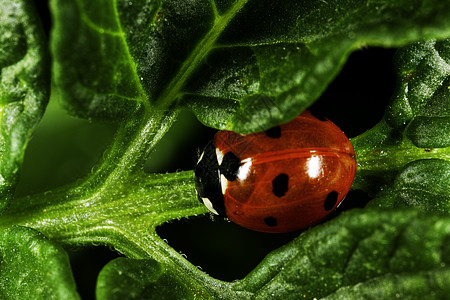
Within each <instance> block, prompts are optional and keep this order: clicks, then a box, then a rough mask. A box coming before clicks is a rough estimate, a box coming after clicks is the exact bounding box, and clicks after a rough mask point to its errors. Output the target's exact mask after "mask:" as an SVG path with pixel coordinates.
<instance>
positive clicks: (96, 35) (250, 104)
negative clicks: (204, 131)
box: [51, 0, 450, 132]
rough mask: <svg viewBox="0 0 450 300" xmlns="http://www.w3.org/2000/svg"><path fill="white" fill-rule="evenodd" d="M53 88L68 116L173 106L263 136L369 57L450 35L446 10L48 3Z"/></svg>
mask: <svg viewBox="0 0 450 300" xmlns="http://www.w3.org/2000/svg"><path fill="white" fill-rule="evenodd" d="M51 4H52V11H53V14H54V23H55V27H54V30H53V41H52V49H53V53H54V56H55V64H54V71H55V72H54V73H55V81H56V84H57V85H58V87H59V88H60V90H61V95H62V99H63V101H64V103H65V104H66V106H67V107H68V108H69V110H70V111H71V112H72V113H74V114H77V115H80V116H84V117H103V118H113V117H117V116H124V115H126V114H129V113H130V112H132V111H134V109H136V108H137V107H142V106H144V107H146V109H147V110H148V111H152V108H155V109H166V108H168V107H169V106H172V105H173V104H174V103H181V104H182V105H184V106H186V107H189V108H190V109H192V110H193V111H194V112H195V113H196V115H197V117H198V118H199V119H200V120H201V121H202V122H204V123H205V124H207V125H209V126H212V127H216V128H220V129H225V128H226V129H233V130H235V131H238V132H250V131H256V130H261V129H266V128H268V127H270V126H272V125H274V124H279V123H281V122H284V121H287V120H289V119H291V118H293V117H294V116H296V115H297V114H298V113H300V112H301V111H302V110H303V109H305V108H306V107H308V106H309V105H310V104H311V103H312V102H313V101H314V100H315V99H316V98H317V97H318V96H319V95H320V94H321V93H322V92H323V90H324V89H325V88H326V86H327V85H328V83H329V82H330V81H331V80H332V79H333V77H334V76H335V75H336V74H337V73H338V71H339V69H340V68H341V66H342V64H343V63H344V62H345V60H346V57H347V56H348V55H349V53H350V52H351V51H353V50H355V49H358V48H359V47H361V46H366V45H377V46H378V45H383V46H389V47H392V46H401V45H405V44H406V43H408V42H411V41H415V40H419V39H424V38H442V37H446V36H448V35H449V34H450V29H449V28H450V2H449V1H438V0H435V1H429V2H427V3H426V4H424V3H422V1H409V0H408V1H406V0H404V1H395V2H392V1H388V0H385V1H376V2H373V1H356V0H354V1H338V0H335V1H290V0H279V1H273V0H264V1H250V0H236V1H216V2H214V1H207V0H196V1H190V0H189V1H188V0H181V1H180V0H165V1H156V0H145V1H111V0H109V1H108V0H102V1H88V0H79V1H65V0H64V1H62V0H52V1H51Z"/></svg>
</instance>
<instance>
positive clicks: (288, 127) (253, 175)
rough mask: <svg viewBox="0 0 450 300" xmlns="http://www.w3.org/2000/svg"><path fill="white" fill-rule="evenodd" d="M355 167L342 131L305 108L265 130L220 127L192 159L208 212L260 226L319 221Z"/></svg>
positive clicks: (283, 227)
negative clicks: (250, 131) (244, 132)
mask: <svg viewBox="0 0 450 300" xmlns="http://www.w3.org/2000/svg"><path fill="white" fill-rule="evenodd" d="M355 172H356V160H355V152H354V150H353V147H352V145H351V143H350V141H349V140H348V139H347V137H346V136H345V135H344V133H343V132H342V131H341V130H340V129H339V128H338V127H337V126H336V125H334V124H333V123H332V122H331V121H328V120H325V121H322V120H319V119H317V118H315V117H314V116H312V115H311V113H309V112H307V111H306V112H304V113H302V114H301V115H300V116H298V117H297V118H295V119H294V120H292V121H291V122H289V123H286V124H283V125H280V126H277V127H274V128H272V129H269V130H267V131H264V132H258V133H254V134H248V135H241V134H237V133H234V132H232V131H220V132H218V133H217V134H216V135H215V137H214V141H213V142H212V143H210V144H208V146H207V147H206V148H205V151H204V152H203V154H202V155H201V157H200V159H199V161H198V163H197V165H196V167H195V175H196V189H197V194H198V198H199V200H200V201H201V202H202V203H204V204H205V205H206V207H208V209H209V210H210V211H211V212H212V213H214V214H218V215H222V216H226V217H228V218H229V219H230V220H231V221H233V222H234V223H236V224H239V225H241V226H243V227H246V228H249V229H252V230H256V231H263V232H289V231H293V230H298V229H302V228H305V227H308V226H311V225H313V224H315V223H318V222H319V221H320V220H322V219H323V218H325V217H326V216H327V215H328V214H329V213H330V212H332V211H333V210H334V209H335V208H336V207H337V206H338V205H339V203H340V202H341V201H342V200H343V199H344V197H345V195H346V194H347V193H348V191H349V189H350V187H351V185H352V183H353V178H354V176H355Z"/></svg>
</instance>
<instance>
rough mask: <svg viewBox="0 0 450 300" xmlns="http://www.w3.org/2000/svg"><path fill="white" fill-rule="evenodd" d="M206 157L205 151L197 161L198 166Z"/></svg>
mask: <svg viewBox="0 0 450 300" xmlns="http://www.w3.org/2000/svg"><path fill="white" fill-rule="evenodd" d="M204 155H205V151H202V154H200V157H199V158H198V160H197V165H198V164H199V163H200V162H201V161H202V159H203V156H204Z"/></svg>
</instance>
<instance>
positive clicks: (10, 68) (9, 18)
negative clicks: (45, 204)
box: [0, 0, 50, 212]
mask: <svg viewBox="0 0 450 300" xmlns="http://www.w3.org/2000/svg"><path fill="white" fill-rule="evenodd" d="M0 7H1V10H0V212H1V211H3V210H4V209H5V207H6V206H7V205H8V203H9V201H10V198H11V196H12V192H13V189H14V186H15V185H16V180H17V175H18V173H19V170H20V167H21V164H22V160H23V155H24V151H25V148H26V145H27V143H28V141H29V139H30V136H31V134H32V132H33V130H34V128H35V127H36V125H37V123H38V122H39V120H40V118H41V116H42V114H43V112H44V109H45V106H46V104H47V102H48V97H49V90H50V72H49V66H50V64H49V60H48V53H47V43H46V38H45V35H44V33H43V30H42V27H41V24H40V21H39V19H38V17H37V15H36V11H35V9H34V7H33V5H32V3H31V2H30V1H27V0H20V1H8V0H0Z"/></svg>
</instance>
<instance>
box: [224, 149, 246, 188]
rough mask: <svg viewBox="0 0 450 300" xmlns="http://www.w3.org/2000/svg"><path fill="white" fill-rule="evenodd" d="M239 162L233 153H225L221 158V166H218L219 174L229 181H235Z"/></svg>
mask: <svg viewBox="0 0 450 300" xmlns="http://www.w3.org/2000/svg"><path fill="white" fill-rule="evenodd" d="M240 166H241V160H240V159H239V157H237V156H236V155H235V154H234V153H233V152H231V151H230V152H227V153H226V154H225V155H224V156H223V160H222V164H221V165H220V166H219V170H220V174H222V175H223V176H225V178H226V179H228V180H229V181H234V180H236V177H237V173H238V171H239V167H240Z"/></svg>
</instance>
